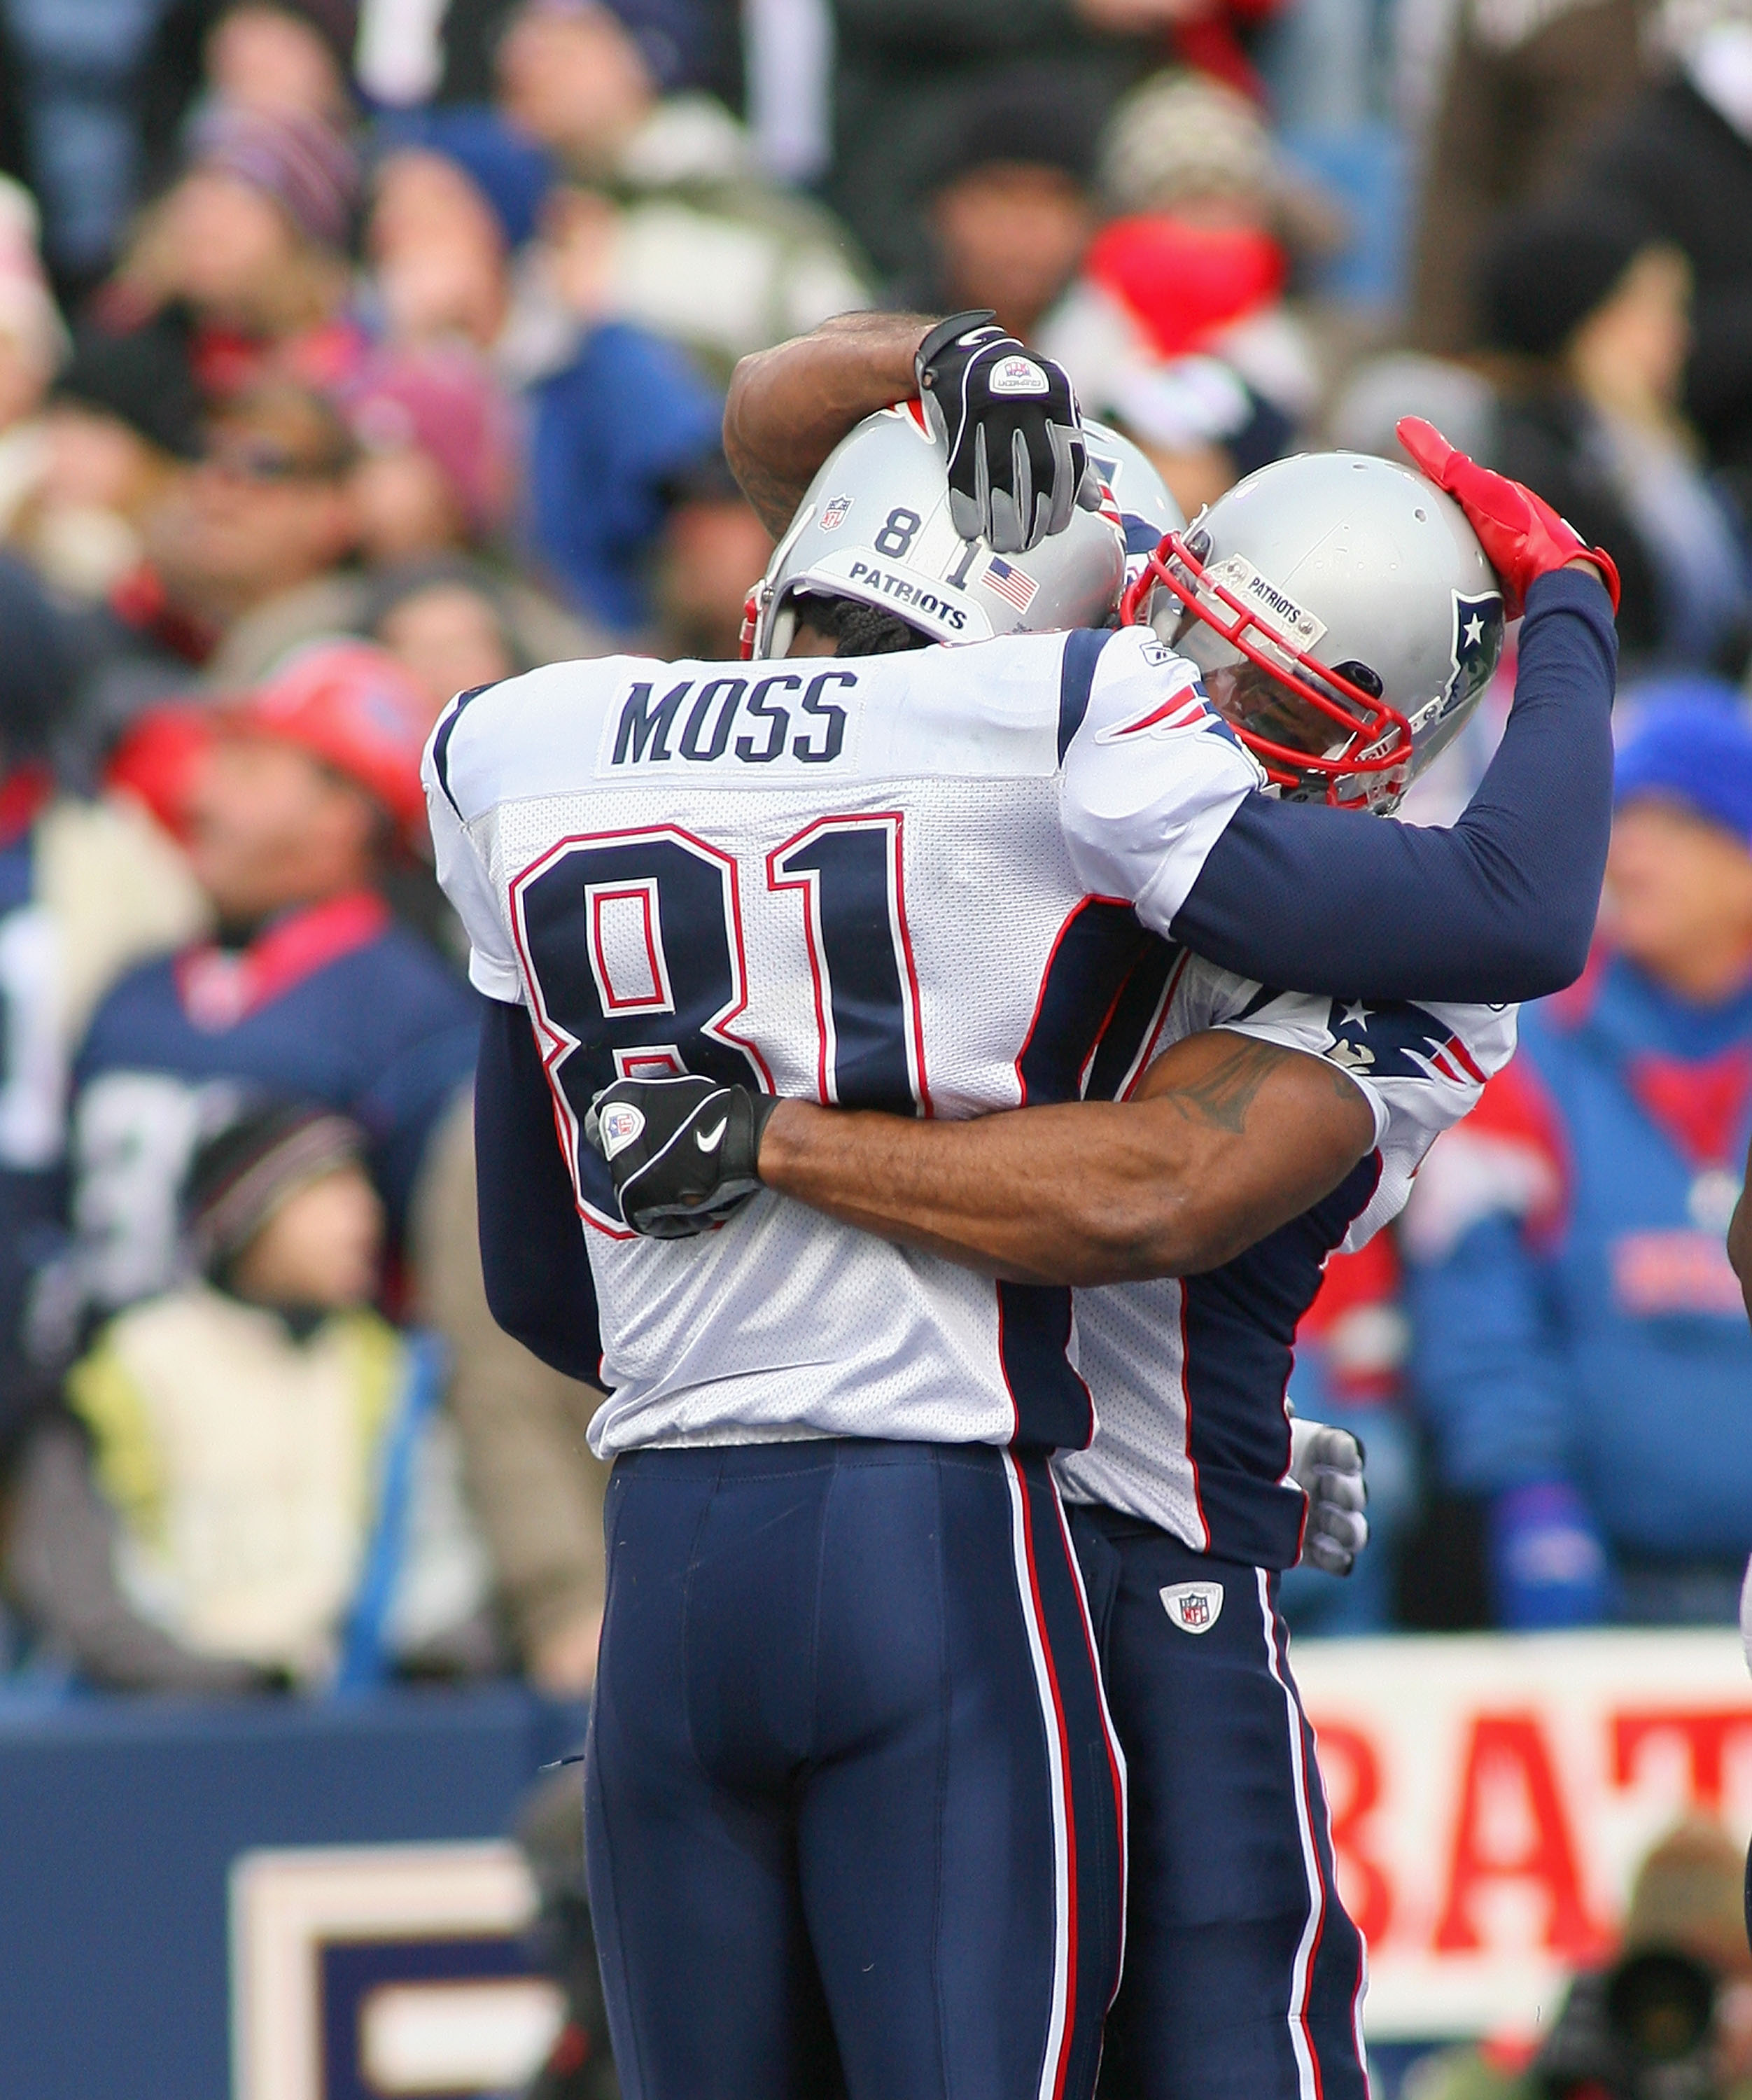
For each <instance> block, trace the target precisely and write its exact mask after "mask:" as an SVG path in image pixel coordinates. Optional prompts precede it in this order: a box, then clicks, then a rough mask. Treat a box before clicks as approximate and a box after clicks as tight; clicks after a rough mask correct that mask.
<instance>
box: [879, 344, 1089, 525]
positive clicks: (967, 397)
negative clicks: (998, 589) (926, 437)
mask: <svg viewBox="0 0 1752 2100" xmlns="http://www.w3.org/2000/svg"><path fill="white" fill-rule="evenodd" d="M992 318H993V317H992V314H991V310H990V308H989V307H980V308H978V309H977V310H975V311H972V312H969V313H964V314H951V315H950V317H949V319H948V320H946V321H939V322H938V324H937V326H936V327H935V328H933V329H932V330H931V332H930V333H929V335H928V336H926V337H925V340H924V342H921V343H920V345H919V349H918V355H916V358H915V359H914V360H913V365H914V369H915V370H916V373H917V374H918V380H919V399H920V401H922V402H923V403H924V404H925V414H926V416H927V417H929V420H930V422H931V425H932V427H933V429H934V430H936V432H937V435H938V436H939V437H940V438H942V439H943V440H944V442H945V443H947V446H948V448H949V515H950V518H951V522H952V523H953V524H954V526H955V530H956V532H959V533H960V536H961V537H962V538H963V539H964V540H987V541H989V542H990V544H991V546H992V547H993V548H995V549H996V551H997V552H998V553H999V554H1026V552H1027V551H1028V549H1030V547H1037V546H1039V544H1040V542H1041V541H1042V540H1044V539H1045V538H1046V537H1047V536H1048V533H1052V532H1063V531H1064V529H1065V527H1066V526H1067V525H1068V524H1069V523H1070V520H1071V515H1072V513H1073V512H1074V511H1075V509H1076V507H1077V505H1079V503H1080V504H1081V505H1082V506H1083V509H1084V510H1099V509H1100V508H1101V477H1100V476H1099V475H1098V474H1097V473H1096V471H1095V470H1094V468H1093V467H1092V466H1091V465H1089V452H1088V443H1086V441H1085V440H1084V438H1083V418H1082V417H1081V416H1080V415H1079V412H1078V409H1077V396H1076V392H1075V389H1074V388H1073V386H1071V383H1070V374H1069V373H1067V372H1066V370H1065V369H1064V368H1063V366H1062V365H1057V364H1053V360H1051V359H1050V358H1047V357H1036V356H1035V355H1034V354H1033V352H1032V351H1029V350H1028V349H1026V348H1025V347H1024V346H1023V345H1022V343H1020V342H1017V339H1016V337H1014V336H1013V335H1006V334H1005V333H1004V330H1003V329H1000V328H998V327H995V326H993V325H991V322H992Z"/></svg>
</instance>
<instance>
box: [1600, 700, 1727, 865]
mask: <svg viewBox="0 0 1752 2100" xmlns="http://www.w3.org/2000/svg"><path fill="white" fill-rule="evenodd" d="M1657 692H1658V689H1657ZM1641 795H1665V796H1670V797H1672V798H1673V799H1674V800H1675V801H1680V802H1684V804H1686V805H1688V807H1689V808H1690V809H1692V810H1695V811H1696V812H1697V814H1698V815H1699V816H1700V817H1706V818H1709V819H1710V822H1711V823H1717V824H1719V825H1720V826H1721V827H1723V830H1724V831H1728V832H1732V833H1733V835H1734V836H1735V837H1736V838H1737V839H1739V840H1742V841H1743V842H1744V844H1745V845H1746V846H1747V848H1748V849H1752V720H1749V719H1748V717H1747V715H1746V712H1745V708H1744V706H1743V705H1742V704H1741V703H1740V702H1738V701H1737V700H1733V699H1727V698H1720V699H1718V698H1716V697H1714V694H1713V693H1710V694H1709V695H1708V696H1707V697H1706V695H1705V694H1704V693H1703V692H1697V693H1693V694H1684V693H1682V694H1680V695H1675V697H1673V698H1671V699H1665V700H1663V699H1659V698H1658V697H1657V696H1656V695H1650V705H1649V708H1648V712H1647V713H1646V714H1645V715H1644V717H1643V718H1642V720H1641V721H1640V722H1639V725H1638V726H1637V729H1636V730H1635V733H1634V734H1633V735H1632V736H1631V740H1630V741H1629V743H1626V746H1625V747H1624V748H1623V750H1622V751H1621V752H1619V753H1618V756H1617V765H1616V770H1615V772H1614V775H1613V800H1614V801H1615V802H1616V803H1617V805H1619V806H1620V807H1621V808H1622V806H1623V805H1624V804H1625V803H1626V802H1628V801H1633V800H1634V799H1635V797H1637V796H1641Z"/></svg>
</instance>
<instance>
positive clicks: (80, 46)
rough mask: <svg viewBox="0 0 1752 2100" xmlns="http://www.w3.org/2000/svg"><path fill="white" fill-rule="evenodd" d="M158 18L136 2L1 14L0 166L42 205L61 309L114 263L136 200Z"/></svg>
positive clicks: (97, 1) (13, 9) (95, 1)
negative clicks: (148, 56)
mask: <svg viewBox="0 0 1752 2100" xmlns="http://www.w3.org/2000/svg"><path fill="white" fill-rule="evenodd" d="M156 13H157V9H156V7H142V6H140V5H139V0H89V4H86V5H84V6H81V7H60V6H49V7H21V6H8V7H7V8H6V10H5V11H4V17H3V25H0V165H3V166H4V167H5V170H6V171H7V174H12V175H17V176H20V177H22V178H23V179H25V180H26V181H28V183H29V185H30V188H31V189H32V191H33V193H34V195H35V196H36V198H37V201H38V204H39V205H41V207H42V214H43V222H44V223H43V248H44V252H45V254H46V257H47V258H48V262H49V266H50V268H51V271H52V273H53V276H54V278H55V288H56V290H57V292H58V293H59V294H60V296H61V298H63V299H64V301H65V302H67V304H68V308H69V311H71V310H72V309H73V308H75V307H77V305H78V303H79V302H80V300H81V299H82V296H83V295H84V294H85V293H86V292H88V291H89V290H90V288H91V287H92V286H93V285H95V283H97V282H98V281H99V279H101V277H102V276H104V272H105V271H106V270H107V269H108V267H109V265H110V264H111V262H113V259H114V256H115V250H116V246H117V243H118V242H119V241H120V240H121V238H122V237H123V236H124V235H125V233H126V229H127V224H128V220H129V217H130V214H131V212H132V210H133V209H134V206H135V202H136V201H137V199H138V196H139V188H138V183H139V139H138V134H137V130H136V109H137V105H136V101H135V96H136V91H137V76H138V69H139V64H140V61H141V59H142V57H143V53H144V51H145V49H146V46H147V43H148V39H149V38H150V37H151V34H152V24H153V20H154V17H155V15H156Z"/></svg>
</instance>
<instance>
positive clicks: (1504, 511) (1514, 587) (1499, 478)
mask: <svg viewBox="0 0 1752 2100" xmlns="http://www.w3.org/2000/svg"><path fill="white" fill-rule="evenodd" d="M1394 429H1395V430H1396V432H1397V435H1398V438H1399V442H1400V443H1401V444H1402V445H1403V446H1404V447H1405V448H1406V451H1407V452H1410V455H1411V457H1412V458H1413V460H1414V461H1415V462H1416V464H1417V465H1418V467H1419V470H1420V471H1421V472H1423V473H1424V474H1428V476H1429V478H1430V479H1431V480H1432V481H1433V482H1434V483H1435V484H1436V487H1438V488H1445V490H1446V491H1447V492H1448V493H1449V495H1450V496H1452V497H1453V498H1454V501H1455V502H1456V503H1458V504H1459V506H1460V508H1461V509H1462V510H1463V511H1464V512H1465V513H1466V515H1467V522H1468V523H1470V525H1471V526H1472V530H1473V531H1474V532H1476V534H1477V535H1478V544H1479V545H1480V546H1481V547H1482V548H1483V549H1484V550H1485V560H1486V561H1487V562H1489V564H1490V566H1491V567H1492V568H1494V570H1495V571H1496V572H1497V579H1498V582H1500V583H1501V585H1502V586H1503V611H1504V612H1505V613H1506V614H1507V615H1508V617H1509V618H1510V619H1511V620H1519V619H1520V615H1521V614H1522V613H1523V612H1524V611H1525V610H1526V605H1527V589H1528V586H1529V585H1530V584H1532V583H1534V581H1536V580H1537V579H1538V578H1539V577H1540V576H1549V575H1550V573H1551V571H1552V570H1553V569H1560V568H1562V567H1564V566H1565V564H1566V563H1568V562H1573V561H1574V560H1575V559H1576V558H1577V557H1578V555H1581V556H1583V557H1585V558H1587V560H1588V561H1591V562H1593V563H1594V564H1595V566H1596V567H1598V569H1599V571H1600V576H1601V579H1602V580H1603V581H1604V584H1605V586H1606V589H1607V593H1608V594H1609V597H1610V598H1611V599H1612V609H1613V612H1614V613H1616V612H1617V610H1618V567H1617V563H1616V562H1614V561H1613V558H1612V557H1611V555H1610V554H1608V553H1607V552H1606V550H1605V549H1604V547H1590V546H1588V545H1586V544H1585V543H1584V541H1583V540H1582V536H1581V534H1580V533H1579V532H1577V530H1576V529H1575V527H1574V526H1573V525H1570V524H1567V523H1565V522H1564V519H1563V518H1560V517H1559V516H1558V514H1557V513H1556V511H1555V510H1553V509H1552V508H1551V505H1550V504H1549V503H1547V502H1546V501H1545V500H1544V498H1543V497H1542V496H1535V495H1534V492H1533V491H1532V490H1531V489H1530V488H1523V487H1522V486H1521V484H1520V483H1519V482H1518V481H1511V480H1510V479H1509V478H1508V477H1507V474H1493V473H1492V472H1491V470H1490V469H1489V467H1487V466H1481V465H1479V464H1478V462H1477V461H1476V460H1471V459H1468V458H1467V456H1466V454H1465V453H1464V452H1456V451H1455V450H1454V447H1453V446H1452V445H1450V443H1449V442H1448V440H1447V439H1445V437H1444V436H1443V435H1442V434H1441V431H1440V430H1437V429H1436V426H1435V425H1434V424H1433V423H1426V422H1425V421H1424V420H1423V417H1421V416H1401V417H1400V419H1399V421H1398V422H1397V424H1395V426H1394Z"/></svg>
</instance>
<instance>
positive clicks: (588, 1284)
mask: <svg viewBox="0 0 1752 2100" xmlns="http://www.w3.org/2000/svg"><path fill="white" fill-rule="evenodd" d="M485 1006H486V1009H487V1010H486V1012H484V1013H483V1015H482V1016H481V1029H480V1061H479V1063H478V1064H477V1065H476V1066H475V1069H474V1171H475V1191H476V1198H475V1199H476V1207H477V1208H478V1210H479V1217H480V1258H481V1270H482V1273H483V1277H484V1278H485V1281H486V1285H487V1303H488V1306H489V1307H490V1308H491V1309H492V1317H493V1318H494V1319H495V1320H496V1321H498V1323H499V1325H500V1326H501V1327H502V1328H504V1330H505V1332H506V1334H508V1335H514V1337H515V1338H516V1339H517V1340H519V1342H521V1343H523V1347H524V1348H526V1349H527V1350H529V1351H530V1352H532V1354H533V1355H535V1356H537V1357H540V1358H541V1361H542V1362H543V1363H545V1364H550V1365H552V1366H553V1367H554V1370H557V1371H563V1372H565V1374H566V1375H567V1377H568V1378H576V1379H585V1381H586V1382H587V1383H590V1384H592V1385H594V1384H595V1383H597V1382H598V1379H599V1377H600V1374H601V1371H602V1339H601V1336H600V1335H599V1333H598V1316H597V1309H596V1285H595V1282H594V1279H593V1278H592V1277H591V1274H590V1257H589V1254H588V1252H587V1251H585V1244H584V1230H583V1228H582V1226H581V1225H580V1223H579V1220H578V1211H577V1206H576V1203H575V1202H574V1201H573V1198H572V1192H571V1176H570V1175H569V1174H568V1173H567V1171H566V1162H565V1161H564V1160H563V1158H561V1156H560V1149H559V1145H558V1141H557V1138H556V1133H555V1132H554V1097H553V1096H552V1095H551V1094H550V1093H549V1092H548V1083H547V1076H546V1074H545V1073H544V1072H543V1071H542V1069H541V1058H540V1057H539V1056H538V1055H537V1054H536V1039H535V1032H534V1030H532V1028H531V1027H530V1026H529V1016H528V1014H527V1012H525V1011H524V1010H523V1008H522V1007H520V1006H505V1005H503V1004H501V1002H500V1001H499V1000H497V999H488V1000H487V1001H485Z"/></svg>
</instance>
